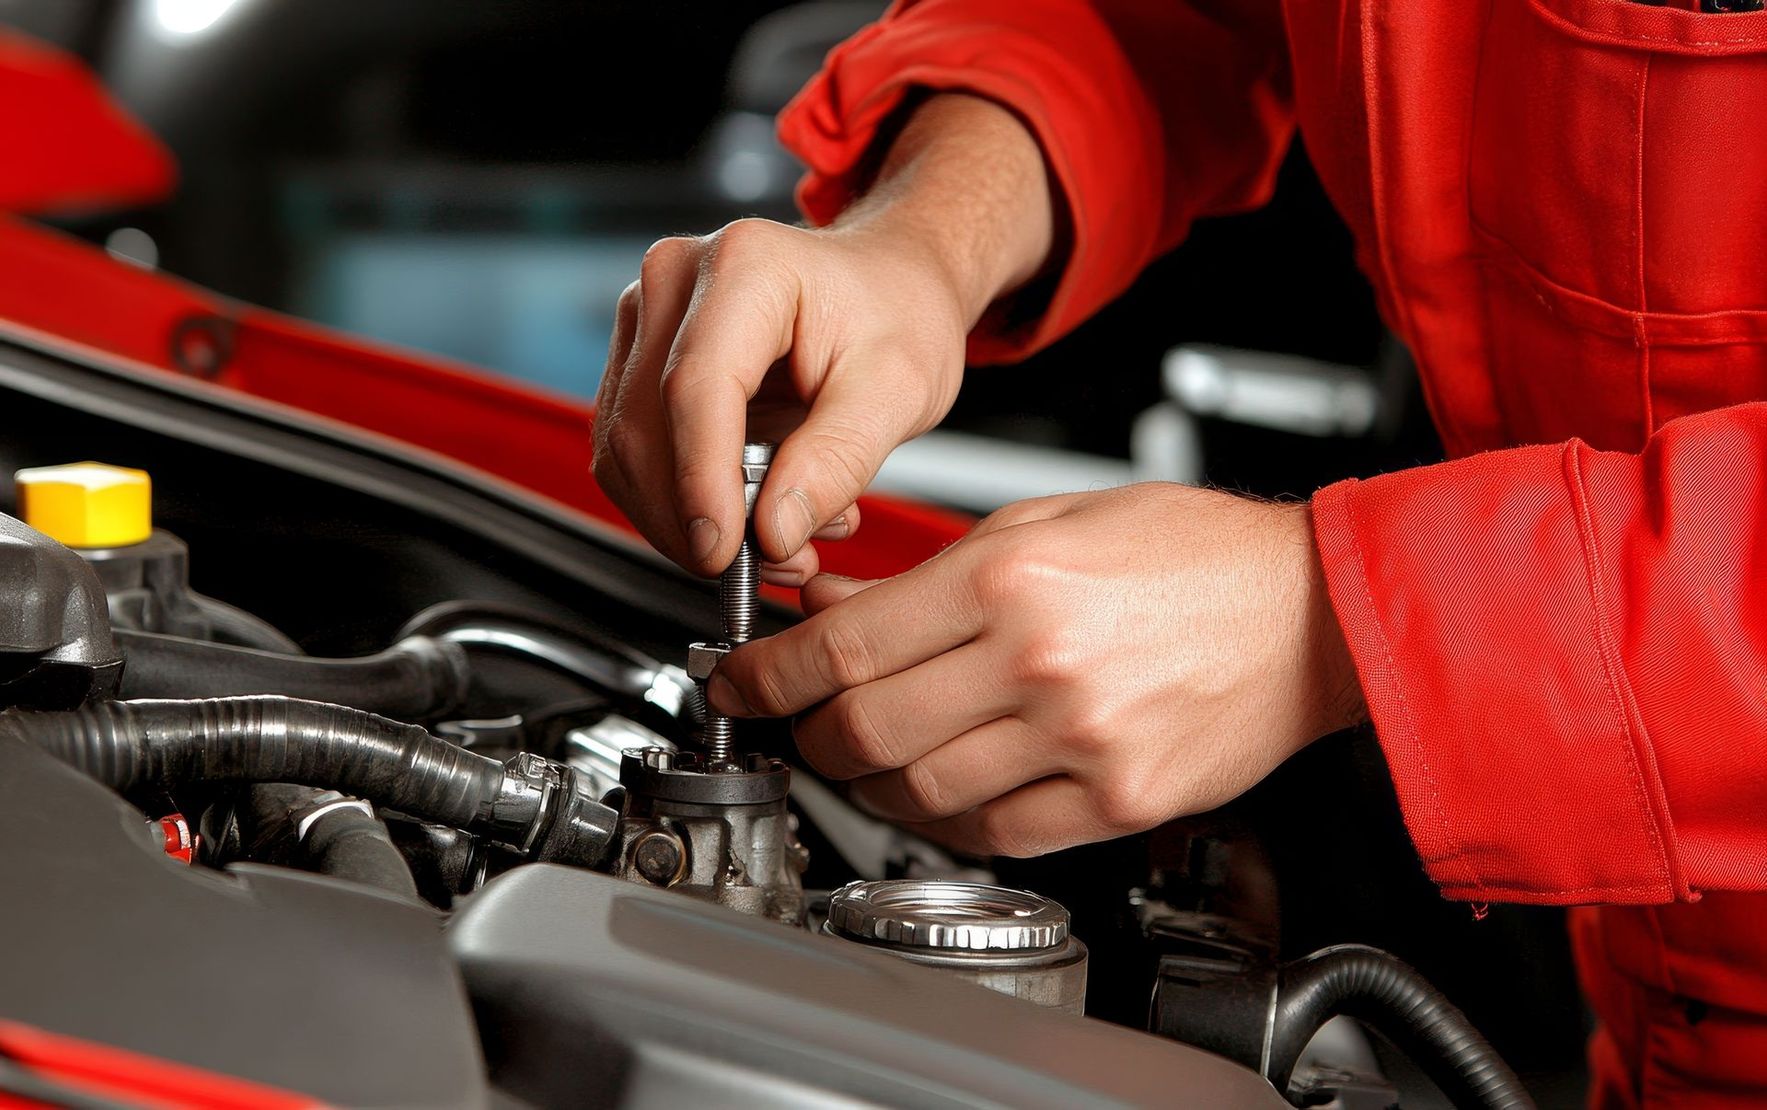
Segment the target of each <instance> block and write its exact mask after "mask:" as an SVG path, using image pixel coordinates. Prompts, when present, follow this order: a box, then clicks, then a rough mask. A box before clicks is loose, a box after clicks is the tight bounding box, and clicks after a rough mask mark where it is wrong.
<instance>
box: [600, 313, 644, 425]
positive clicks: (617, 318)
mask: <svg viewBox="0 0 1767 1110" xmlns="http://www.w3.org/2000/svg"><path fill="white" fill-rule="evenodd" d="M641 296H643V285H642V284H641V283H639V282H636V281H635V282H633V283H632V284H630V285H628V286H626V288H624V289H622V290H621V291H620V299H619V300H617V301H615V302H614V330H613V335H612V336H611V337H610V338H609V339H608V344H607V365H606V366H605V367H604V368H603V369H602V371H601V382H600V384H599V385H597V386H596V388H595V410H596V411H597V412H606V411H608V410H609V409H610V408H611V407H612V405H613V399H614V398H615V397H616V396H618V395H619V392H620V377H621V376H622V375H623V374H624V373H625V370H626V359H627V357H628V356H630V355H631V353H632V340H633V338H634V337H635V336H636V335H637V334H638V299H639V298H640V297H641ZM597 443H598V444H599V440H597Z"/></svg>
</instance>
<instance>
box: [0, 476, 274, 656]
mask: <svg viewBox="0 0 1767 1110" xmlns="http://www.w3.org/2000/svg"><path fill="white" fill-rule="evenodd" d="M13 483H14V488H15V490H16V492H17V495H18V503H19V506H20V512H21V515H22V516H23V517H24V520H25V523H27V524H29V525H30V526H31V527H33V528H35V529H37V530H38V531H40V532H43V533H44V534H45V535H47V536H49V537H50V538H52V539H54V540H56V541H57V542H59V543H63V544H66V545H67V546H69V547H71V548H73V549H75V550H76V551H78V552H79V554H80V556H81V557H82V558H84V559H85V560H86V561H87V562H88V563H90V564H92V568H93V570H95V571H97V573H98V579H99V581H100V582H102V583H104V590H105V593H106V595H107V596H108V601H109V609H110V619H111V624H112V625H113V626H114V627H116V628H130V629H139V630H140V631H143V632H162V633H166V634H168V635H173V636H188V637H191V638H193V639H198V640H220V641H222V642H223V643H231V644H240V645H243V646H245V647H256V648H263V649H265V650H268V651H283V652H299V651H300V650H301V649H300V646H299V645H297V644H296V643H295V642H294V641H293V640H290V639H289V638H288V637H287V636H284V635H283V634H282V633H281V632H279V631H277V630H276V629H275V628H274V627H272V626H271V625H270V624H268V623H266V622H264V621H262V620H259V619H258V618H257V617H254V616H252V615H251V614H250V613H247V612H245V611H243V610H240V609H236V608H234V607H233V606H231V605H228V604H226V603H225V602H221V601H217V600H215V599H214V598H212V597H208V596H205V595H203V594H200V593H197V592H196V591H195V590H193V589H191V588H190V549H189V548H188V547H186V546H185V544H184V541H183V540H181V539H179V538H178V537H177V536H174V535H172V534H171V533H170V532H163V531H159V530H156V529H155V528H154V527H153V486H152V481H151V479H150V478H149V477H148V475H147V473H146V472H145V471H141V470H131V469H128V468H125V467H118V466H107V465H105V464H103V463H93V462H86V463H71V464H69V465H66V466H45V467H33V468H29V469H25V470H20V471H17V472H16V473H14V475H13Z"/></svg>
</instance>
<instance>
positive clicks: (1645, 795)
mask: <svg viewBox="0 0 1767 1110" xmlns="http://www.w3.org/2000/svg"><path fill="white" fill-rule="evenodd" d="M1563 458H1564V461H1565V470H1566V475H1565V479H1566V485H1568V486H1569V487H1570V494H1571V505H1572V508H1573V509H1574V510H1575V512H1576V519H1577V538H1578V540H1579V541H1580V542H1581V544H1582V546H1583V570H1584V577H1585V578H1586V580H1587V582H1588V586H1589V594H1590V600H1591V602H1592V604H1593V606H1594V610H1595V612H1594V623H1595V644H1596V649H1597V651H1598V653H1599V654H1600V656H1601V667H1602V674H1603V677H1604V678H1605V679H1606V682H1605V686H1604V688H1605V693H1606V694H1607V698H1608V708H1609V709H1610V710H1612V711H1613V715H1614V718H1615V719H1616V720H1617V721H1619V724H1620V735H1621V737H1622V739H1624V740H1625V742H1626V755H1627V759H1626V770H1627V777H1628V779H1629V780H1630V781H1631V784H1632V792H1633V794H1634V795H1635V796H1636V797H1637V799H1638V805H1639V808H1640V809H1641V810H1642V811H1643V814H1644V817H1645V822H1644V827H1645V832H1646V833H1647V834H1649V836H1650V842H1651V847H1653V848H1654V849H1656V853H1657V869H1658V874H1659V875H1660V877H1661V880H1662V882H1663V883H1664V885H1671V878H1670V876H1671V869H1670V866H1669V858H1668V852H1667V851H1666V850H1665V848H1664V844H1663V835H1662V830H1661V828H1659V823H1660V820H1661V818H1660V817H1659V815H1658V814H1657V812H1656V806H1655V805H1653V804H1652V802H1651V798H1650V795H1649V792H1648V791H1646V790H1645V787H1644V768H1643V767H1642V765H1641V764H1640V760H1639V754H1638V748H1639V739H1640V738H1639V737H1638V736H1637V735H1635V733H1634V730H1633V727H1632V720H1631V717H1630V715H1629V714H1628V713H1627V712H1626V709H1625V700H1624V698H1623V697H1622V694H1621V691H1620V684H1621V683H1622V682H1623V681H1624V676H1623V675H1621V674H1619V673H1618V651H1617V649H1616V647H1615V645H1614V643H1613V637H1612V634H1611V632H1610V630H1609V628H1608V622H1607V618H1606V612H1607V609H1606V601H1605V597H1604V595H1603V593H1602V588H1601V574H1602V570H1601V558H1600V555H1599V554H1598V553H1597V551H1596V547H1595V524H1594V521H1593V519H1592V518H1591V516H1590V514H1589V502H1588V495H1587V491H1586V490H1585V488H1584V485H1583V466H1582V460H1581V458H1580V457H1579V456H1578V454H1577V442H1576V441H1575V440H1573V441H1571V442H1570V443H1567V444H1566V445H1565V449H1564V455H1563ZM1646 742H1648V741H1646ZM1671 897H1673V887H1672V885H1671Z"/></svg>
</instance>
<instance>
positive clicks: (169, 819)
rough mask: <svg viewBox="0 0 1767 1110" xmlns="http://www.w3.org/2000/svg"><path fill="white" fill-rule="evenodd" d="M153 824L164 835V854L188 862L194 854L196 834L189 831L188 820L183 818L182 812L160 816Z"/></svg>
mask: <svg viewBox="0 0 1767 1110" xmlns="http://www.w3.org/2000/svg"><path fill="white" fill-rule="evenodd" d="M155 824H157V825H159V827H160V832H161V833H163V834H164V835H165V838H166V840H165V847H166V855H168V856H171V857H172V858H173V859H176V860H183V861H184V862H185V863H189V862H190V859H191V857H192V856H194V855H195V854H196V834H195V833H193V832H191V831H190V822H188V821H186V820H184V815H183V814H182V813H173V814H169V815H167V816H165V817H161V818H160V819H159V820H158V821H157V822H155Z"/></svg>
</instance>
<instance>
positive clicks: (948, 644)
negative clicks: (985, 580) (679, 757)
mask: <svg viewBox="0 0 1767 1110" xmlns="http://www.w3.org/2000/svg"><path fill="white" fill-rule="evenodd" d="M956 552H958V548H956V547H953V548H950V549H949V550H948V551H947V552H946V553H945V554H943V555H941V556H939V557H938V558H934V559H930V560H928V561H927V562H925V563H922V564H921V565H920V566H917V567H915V568H914V569H913V570H910V571H907V572H905V573H903V574H899V575H897V576H896V577H894V578H890V579H887V580H885V581H882V582H878V583H876V584H874V585H872V586H871V587H870V588H869V589H866V590H863V591H861V592H859V593H857V594H855V595H854V596H852V597H850V598H848V599H847V600H846V601H845V602H842V603H840V604H838V605H832V606H830V607H828V608H826V609H824V610H822V611H821V612H818V613H817V614H816V615H815V616H813V617H810V618H809V619H808V620H805V621H804V622H803V623H801V624H798V625H796V626H794V627H792V628H788V629H786V630H785V631H784V632H781V633H780V634H779V635H777V636H769V637H768V638H767V639H764V640H755V641H752V642H750V643H747V644H744V645H742V646H741V647H739V648H737V649H736V650H735V651H733V652H731V653H730V655H729V656H728V657H726V658H725V660H724V661H723V662H722V663H720V664H718V669H717V671H716V672H714V673H713V675H712V681H711V682H710V684H709V685H708V686H707V688H706V694H707V697H709V698H710V699H711V701H712V706H713V708H715V709H717V710H718V711H719V712H720V713H725V714H728V715H730V716H739V717H743V716H763V717H783V716H786V715H788V714H792V713H797V712H799V711H801V710H804V709H808V708H809V707H810V706H812V705H815V704H816V703H818V702H822V701H827V700H828V699H829V698H832V697H834V696H835V695H836V694H838V693H840V692H841V691H843V690H846V689H849V688H850V687H854V686H863V685H864V684H865V683H867V682H875V681H876V680H877V679H880V678H883V677H884V676H885V675H890V674H894V673H896V672H897V671H901V670H906V669H908V668H909V667H912V666H914V665H915V664H916V663H920V662H924V661H925V660H927V659H931V658H932V657H934V656H935V655H940V654H942V653H944V652H946V651H949V650H950V649H952V648H954V647H956V646H957V645H959V644H962V643H965V642H967V641H968V640H970V639H972V638H973V637H974V636H975V635H976V633H978V632H980V631H981V627H980V622H981V610H980V607H979V606H977V605H976V603H975V600H974V598H973V597H972V596H971V595H970V591H969V590H968V588H967V584H966V581H965V574H964V570H965V567H964V564H963V561H961V560H959V559H954V558H952V557H951V555H952V554H953V553H956Z"/></svg>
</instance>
